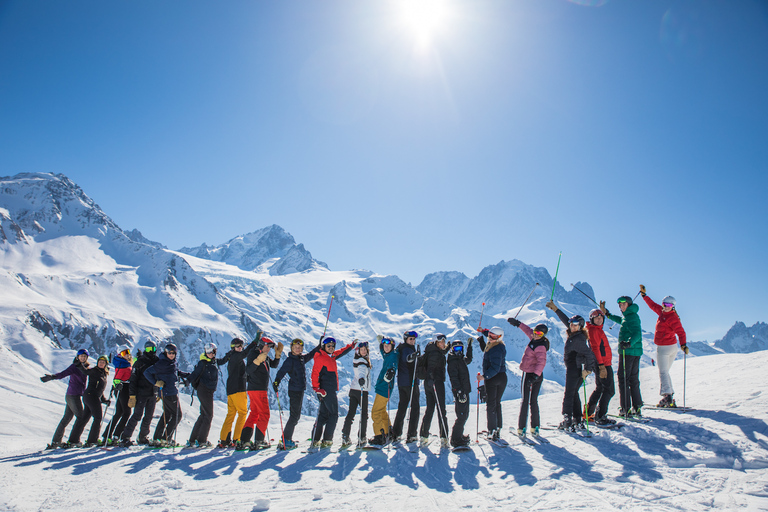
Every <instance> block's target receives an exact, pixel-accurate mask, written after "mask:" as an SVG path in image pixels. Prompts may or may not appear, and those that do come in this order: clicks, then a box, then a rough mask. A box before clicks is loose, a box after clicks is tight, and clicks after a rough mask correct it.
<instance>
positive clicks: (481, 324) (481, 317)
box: [477, 302, 485, 332]
mask: <svg viewBox="0 0 768 512" xmlns="http://www.w3.org/2000/svg"><path fill="white" fill-rule="evenodd" d="M484 312H485V302H483V309H481V310H480V323H479V324H477V332H480V328H481V327H482V326H483V313H484Z"/></svg>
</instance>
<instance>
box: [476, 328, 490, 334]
mask: <svg viewBox="0 0 768 512" xmlns="http://www.w3.org/2000/svg"><path fill="white" fill-rule="evenodd" d="M477 332H479V333H480V334H482V335H483V336H488V333H489V332H491V331H490V330H488V329H481V328H479V327H478V328H477Z"/></svg>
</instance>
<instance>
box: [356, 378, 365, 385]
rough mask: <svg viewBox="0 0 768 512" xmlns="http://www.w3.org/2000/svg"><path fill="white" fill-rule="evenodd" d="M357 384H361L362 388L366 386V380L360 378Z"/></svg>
mask: <svg viewBox="0 0 768 512" xmlns="http://www.w3.org/2000/svg"><path fill="white" fill-rule="evenodd" d="M357 383H358V384H360V387H362V386H365V379H364V378H362V377H360V378H359V379H357Z"/></svg>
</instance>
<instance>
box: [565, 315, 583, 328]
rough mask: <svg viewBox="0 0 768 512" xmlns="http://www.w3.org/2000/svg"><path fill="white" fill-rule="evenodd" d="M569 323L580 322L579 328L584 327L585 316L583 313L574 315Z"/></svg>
mask: <svg viewBox="0 0 768 512" xmlns="http://www.w3.org/2000/svg"><path fill="white" fill-rule="evenodd" d="M568 323H571V324H579V329H583V328H584V324H585V322H584V317H583V316H581V315H573V316H572V317H571V318H569V319H568Z"/></svg>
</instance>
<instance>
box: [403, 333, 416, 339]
mask: <svg viewBox="0 0 768 512" xmlns="http://www.w3.org/2000/svg"><path fill="white" fill-rule="evenodd" d="M403 336H404V337H405V338H418V337H419V334H418V333H417V332H416V331H405V333H403Z"/></svg>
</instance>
